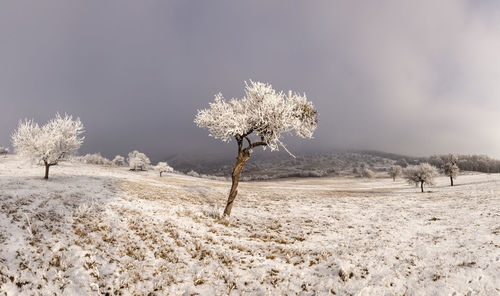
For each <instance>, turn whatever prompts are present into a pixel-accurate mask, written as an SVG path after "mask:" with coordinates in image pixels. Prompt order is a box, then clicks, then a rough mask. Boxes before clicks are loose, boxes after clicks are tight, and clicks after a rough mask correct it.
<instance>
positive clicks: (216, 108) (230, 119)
mask: <svg viewBox="0 0 500 296" xmlns="http://www.w3.org/2000/svg"><path fill="white" fill-rule="evenodd" d="M194 121H195V123H196V124H197V125H198V126H199V127H202V128H207V129H208V131H209V133H210V136H212V137H214V138H216V139H221V140H222V141H225V142H228V141H230V140H231V139H232V138H234V137H240V138H246V137H249V136H250V135H252V134H253V135H256V136H257V138H258V140H259V141H260V142H258V143H260V145H262V146H264V147H265V146H267V147H269V148H270V149H271V150H277V149H278V148H279V146H281V147H283V148H285V146H284V144H283V143H282V141H281V137H282V134H283V133H291V132H295V134H296V135H297V136H299V137H302V138H312V136H313V132H314V130H315V129H316V127H317V123H318V122H317V111H316V110H315V109H314V106H313V104H312V103H311V102H309V101H307V98H306V96H305V95H300V94H297V93H294V92H292V91H289V92H288V93H283V92H276V91H275V90H274V89H273V88H272V86H271V85H270V84H266V83H261V82H254V81H250V83H245V96H244V97H243V98H242V99H231V100H230V101H229V102H226V101H225V100H224V98H223V96H222V94H220V93H219V94H217V95H216V96H215V100H214V102H212V103H210V108H208V109H204V110H199V111H198V114H197V115H196V118H195V120H194ZM248 140H249V139H248ZM260 145H258V146H260ZM255 146H257V145H255ZM285 149H286V148H285Z"/></svg>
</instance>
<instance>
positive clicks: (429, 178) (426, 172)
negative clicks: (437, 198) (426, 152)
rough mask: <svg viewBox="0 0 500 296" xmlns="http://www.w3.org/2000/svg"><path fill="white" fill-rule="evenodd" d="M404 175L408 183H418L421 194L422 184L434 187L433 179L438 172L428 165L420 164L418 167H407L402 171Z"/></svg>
mask: <svg viewBox="0 0 500 296" xmlns="http://www.w3.org/2000/svg"><path fill="white" fill-rule="evenodd" d="M404 175H405V178H406V180H407V181H408V183H410V184H418V183H420V184H421V187H422V192H423V190H424V189H423V185H424V184H427V185H434V178H435V177H436V176H437V175H438V170H437V169H436V167H434V166H432V165H430V164H428V163H421V164H419V165H414V166H409V167H407V168H406V169H405V171H404Z"/></svg>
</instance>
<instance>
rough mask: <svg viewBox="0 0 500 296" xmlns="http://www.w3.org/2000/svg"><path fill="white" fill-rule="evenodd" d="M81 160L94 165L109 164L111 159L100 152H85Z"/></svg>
mask: <svg viewBox="0 0 500 296" xmlns="http://www.w3.org/2000/svg"><path fill="white" fill-rule="evenodd" d="M82 161H83V162H84V163H86V164H95V165H110V164H111V161H109V159H107V158H106V157H104V156H102V155H101V153H93V154H86V155H85V156H83V157H82Z"/></svg>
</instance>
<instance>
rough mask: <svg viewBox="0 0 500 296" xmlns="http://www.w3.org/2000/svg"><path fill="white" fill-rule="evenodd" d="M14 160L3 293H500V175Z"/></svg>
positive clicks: (2, 236) (6, 202)
mask: <svg viewBox="0 0 500 296" xmlns="http://www.w3.org/2000/svg"><path fill="white" fill-rule="evenodd" d="M42 176H43V168H42V167H38V166H33V165H31V164H30V163H29V162H28V161H26V160H24V159H21V158H18V157H16V156H12V155H9V156H7V157H6V158H3V157H0V294H2V295H4V294H5V295H101V294H109V295H115V294H116V295H148V294H149V295H229V294H230V295H240V294H245V295H500V175H493V174H492V175H487V174H465V175H461V176H459V178H458V179H457V180H456V184H457V185H456V186H454V187H450V186H449V184H448V182H449V180H448V179H447V178H445V177H440V178H438V179H437V185H436V186H435V187H431V188H427V190H429V191H431V192H426V193H420V192H419V191H420V189H419V188H415V187H414V186H409V185H408V184H407V183H405V182H404V181H403V180H397V181H396V182H393V181H392V180H391V179H389V178H376V179H354V178H321V179H293V180H292V179H288V180H279V181H268V182H247V183H241V184H240V188H239V194H238V197H237V199H236V203H235V206H234V208H233V212H232V216H231V218H230V219H229V220H220V219H219V215H220V213H221V212H222V206H223V204H224V201H225V200H226V197H227V193H228V191H229V187H230V184H229V182H220V181H213V180H205V179H198V178H193V177H188V176H183V175H176V174H165V175H164V177H162V178H159V177H158V176H157V175H156V173H155V172H153V171H149V172H130V171H128V170H127V169H126V168H107V167H99V166H92V165H84V164H79V163H70V162H68V163H62V164H60V165H59V166H54V167H52V168H51V175H50V179H49V180H48V181H45V180H43V179H42Z"/></svg>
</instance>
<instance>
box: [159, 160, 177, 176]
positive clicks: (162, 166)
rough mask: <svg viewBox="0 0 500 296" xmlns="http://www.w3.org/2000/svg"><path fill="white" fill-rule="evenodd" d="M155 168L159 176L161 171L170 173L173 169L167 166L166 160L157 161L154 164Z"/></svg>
mask: <svg viewBox="0 0 500 296" xmlns="http://www.w3.org/2000/svg"><path fill="white" fill-rule="evenodd" d="M155 170H156V171H157V172H159V173H160V177H161V174H162V173H171V172H173V171H174V169H173V168H172V167H171V166H169V165H168V164H167V163H166V162H159V163H158V164H157V165H156V166H155Z"/></svg>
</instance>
